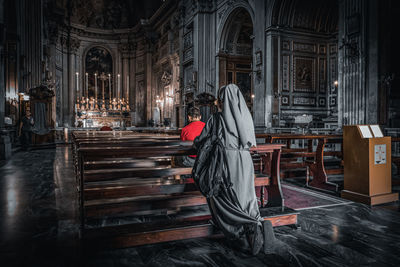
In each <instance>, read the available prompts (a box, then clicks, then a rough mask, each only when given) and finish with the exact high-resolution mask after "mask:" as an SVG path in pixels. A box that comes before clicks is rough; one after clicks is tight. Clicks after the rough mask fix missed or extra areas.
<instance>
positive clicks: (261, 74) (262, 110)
mask: <svg viewBox="0 0 400 267" xmlns="http://www.w3.org/2000/svg"><path fill="white" fill-rule="evenodd" d="M254 4H255V12H254V19H253V32H254V33H253V34H254V39H253V65H252V66H253V71H254V72H253V75H252V78H253V87H254V96H255V97H254V98H253V119H254V126H255V128H256V129H257V130H259V131H265V130H266V129H267V128H270V127H271V111H272V110H271V87H269V88H268V89H269V90H267V86H266V71H265V70H266V69H267V68H266V66H267V56H266V51H267V49H266V45H265V41H266V38H265V34H264V32H265V12H264V10H265V5H266V3H265V1H255V2H254ZM256 53H261V61H262V63H261V65H258V66H257V64H256V61H255V55H256ZM268 66H269V67H271V65H268Z"/></svg>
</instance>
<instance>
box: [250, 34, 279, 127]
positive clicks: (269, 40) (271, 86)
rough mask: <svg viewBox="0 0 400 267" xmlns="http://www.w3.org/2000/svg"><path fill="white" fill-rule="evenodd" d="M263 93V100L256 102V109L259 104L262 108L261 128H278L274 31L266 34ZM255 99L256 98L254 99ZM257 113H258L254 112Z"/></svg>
mask: <svg viewBox="0 0 400 267" xmlns="http://www.w3.org/2000/svg"><path fill="white" fill-rule="evenodd" d="M265 54H266V55H265V57H264V58H265V72H266V73H265V88H266V89H265V93H264V97H263V100H256V107H255V108H259V107H260V104H261V105H262V107H263V111H264V113H263V115H264V118H261V120H262V121H263V123H264V125H263V126H261V125H258V119H260V118H258V117H257V118H256V119H257V125H256V126H261V127H267V128H270V127H279V97H276V96H278V95H279V87H278V86H279V85H278V72H279V70H278V59H279V33H278V32H277V31H276V30H274V29H269V30H267V32H266V43H265ZM256 98H257V97H256ZM258 101H260V102H261V103H257V102H258ZM256 112H257V113H258V112H259V111H256ZM260 112H261V111H260Z"/></svg>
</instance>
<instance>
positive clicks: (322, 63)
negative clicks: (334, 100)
mask: <svg viewBox="0 0 400 267" xmlns="http://www.w3.org/2000/svg"><path fill="white" fill-rule="evenodd" d="M318 78H319V79H318V82H319V92H320V93H326V59H325V58H320V59H319V77H318Z"/></svg>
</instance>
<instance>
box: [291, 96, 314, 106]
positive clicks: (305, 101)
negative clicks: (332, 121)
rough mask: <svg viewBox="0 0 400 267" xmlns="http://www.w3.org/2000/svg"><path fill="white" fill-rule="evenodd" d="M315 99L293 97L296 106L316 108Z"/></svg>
mask: <svg viewBox="0 0 400 267" xmlns="http://www.w3.org/2000/svg"><path fill="white" fill-rule="evenodd" d="M315 102H316V101H315V97H303V96H301V97H293V105H294V106H315Z"/></svg>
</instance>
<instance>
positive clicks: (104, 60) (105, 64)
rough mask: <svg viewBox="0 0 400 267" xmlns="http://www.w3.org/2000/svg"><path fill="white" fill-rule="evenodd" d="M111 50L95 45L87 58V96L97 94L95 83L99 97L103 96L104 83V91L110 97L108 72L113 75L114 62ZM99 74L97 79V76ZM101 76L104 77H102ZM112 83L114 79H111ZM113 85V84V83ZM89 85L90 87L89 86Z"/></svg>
mask: <svg viewBox="0 0 400 267" xmlns="http://www.w3.org/2000/svg"><path fill="white" fill-rule="evenodd" d="M112 63H113V62H112V57H111V54H110V52H108V51H107V50H106V49H104V48H103V47H98V46H96V47H93V48H91V49H90V50H89V51H88V52H87V54H86V58H85V71H86V73H87V74H88V75H87V81H86V80H85V96H88V97H89V98H90V97H94V96H95V85H96V84H97V97H98V98H99V97H102V96H101V94H102V86H103V84H104V87H105V88H104V92H105V95H106V97H105V98H108V92H109V86H110V81H109V80H108V74H111V77H112V76H113V75H112V71H113V68H112V66H113V64H112ZM95 74H97V75H98V76H97V81H96V76H95ZM102 74H104V75H102ZM100 77H102V78H101V79H100ZM111 83H112V79H111ZM111 86H112V84H111ZM87 87H88V88H87Z"/></svg>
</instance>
